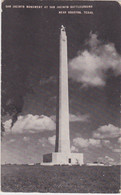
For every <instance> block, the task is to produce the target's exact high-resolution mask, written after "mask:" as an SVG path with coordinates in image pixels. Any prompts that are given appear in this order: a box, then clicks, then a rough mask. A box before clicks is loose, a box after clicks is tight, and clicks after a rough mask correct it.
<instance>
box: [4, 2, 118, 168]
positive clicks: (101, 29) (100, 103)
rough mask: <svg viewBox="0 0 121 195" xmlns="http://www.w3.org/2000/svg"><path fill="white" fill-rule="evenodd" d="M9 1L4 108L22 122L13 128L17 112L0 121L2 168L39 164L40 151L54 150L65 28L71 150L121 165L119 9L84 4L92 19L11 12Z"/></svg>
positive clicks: (38, 11) (110, 5)
mask: <svg viewBox="0 0 121 195" xmlns="http://www.w3.org/2000/svg"><path fill="white" fill-rule="evenodd" d="M8 2H9V3H10V1H5V2H4V4H3V15H2V32H3V35H2V51H3V55H2V65H3V74H2V79H3V82H4V83H5V84H4V90H6V89H7V91H8V97H9V96H10V99H9V98H8V100H7V104H11V102H12V103H13V104H14V105H15V106H16V108H17V110H18V119H17V121H16V122H15V123H14V125H13V127H12V129H10V126H11V123H12V114H11V115H10V114H7V115H5V116H3V120H4V126H5V130H6V133H5V135H4V136H3V138H2V163H5V162H6V163H33V162H34V163H35V162H40V161H41V160H42V155H43V154H45V153H51V152H53V151H54V144H55V129H56V97H57V88H58V86H57V77H58V68H59V34H60V26H61V25H62V24H63V25H64V26H65V27H66V32H67V39H68V67H69V108H70V135H71V150H72V151H73V152H83V153H84V161H85V162H93V161H97V160H98V161H100V162H107V161H108V162H110V163H112V164H117V163H118V164H119V148H120V147H119V146H120V142H121V138H120V132H119V123H120V120H119V110H120V107H119V106H120V83H119V79H120V75H121V55H120V53H121V48H120V41H119V39H120V10H119V5H118V4H117V3H115V2H110V3H106V2H102V3H101V2H100V3H99V2H95V3H93V2H90V3H89V2H81V3H80V4H91V5H93V11H94V15H91V14H90V15H84V14H82V15H59V14H58V12H57V10H51V11H50V10H41V9H12V8H11V9H7V8H5V4H8ZM33 2H34V3H33ZM33 2H32V1H31V4H33V5H35V1H33ZM21 3H22V4H23V2H22V1H21ZM11 4H12V1H11ZM25 4H28V1H25ZM37 4H38V5H41V2H40V1H38V2H37ZM53 4H54V3H53ZM61 4H68V2H65V3H64V2H63V3H61ZM72 4H73V3H72ZM78 4H79V3H78Z"/></svg>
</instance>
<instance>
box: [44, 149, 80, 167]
mask: <svg viewBox="0 0 121 195" xmlns="http://www.w3.org/2000/svg"><path fill="white" fill-rule="evenodd" d="M82 164H83V153H69V154H67V153H59V152H53V153H50V154H45V155H43V163H41V165H82Z"/></svg>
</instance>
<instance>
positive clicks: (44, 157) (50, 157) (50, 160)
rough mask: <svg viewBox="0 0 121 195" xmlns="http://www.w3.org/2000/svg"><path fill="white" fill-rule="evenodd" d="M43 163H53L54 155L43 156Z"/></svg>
mask: <svg viewBox="0 0 121 195" xmlns="http://www.w3.org/2000/svg"><path fill="white" fill-rule="evenodd" d="M43 162H52V153H50V154H45V155H43Z"/></svg>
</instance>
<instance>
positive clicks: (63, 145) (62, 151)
mask: <svg viewBox="0 0 121 195" xmlns="http://www.w3.org/2000/svg"><path fill="white" fill-rule="evenodd" d="M75 164H79V165H82V164H83V154H82V153H71V151H70V132H69V94H68V54H67V36H66V31H65V27H64V26H63V25H62V26H61V29H60V53H59V89H58V101H57V114H56V143H55V152H52V153H50V154H45V155H43V163H42V165H75Z"/></svg>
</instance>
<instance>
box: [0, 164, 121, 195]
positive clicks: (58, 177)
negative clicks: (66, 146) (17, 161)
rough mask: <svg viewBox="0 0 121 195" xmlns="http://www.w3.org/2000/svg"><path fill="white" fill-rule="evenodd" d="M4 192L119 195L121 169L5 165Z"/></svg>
mask: <svg viewBox="0 0 121 195" xmlns="http://www.w3.org/2000/svg"><path fill="white" fill-rule="evenodd" d="M1 173H2V174H1V175H2V179H1V188H2V191H3V192H51V193H53V192H60V193H61V192H63V193H64V192H65V193H66V192H68V193H70V192H72V193H119V188H120V167H119V166H112V167H111V166H110V167H101V166H97V167H96V166H95V167H89V166H52V167H51V166H40V165H33V166H28V165H2V170H1Z"/></svg>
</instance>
